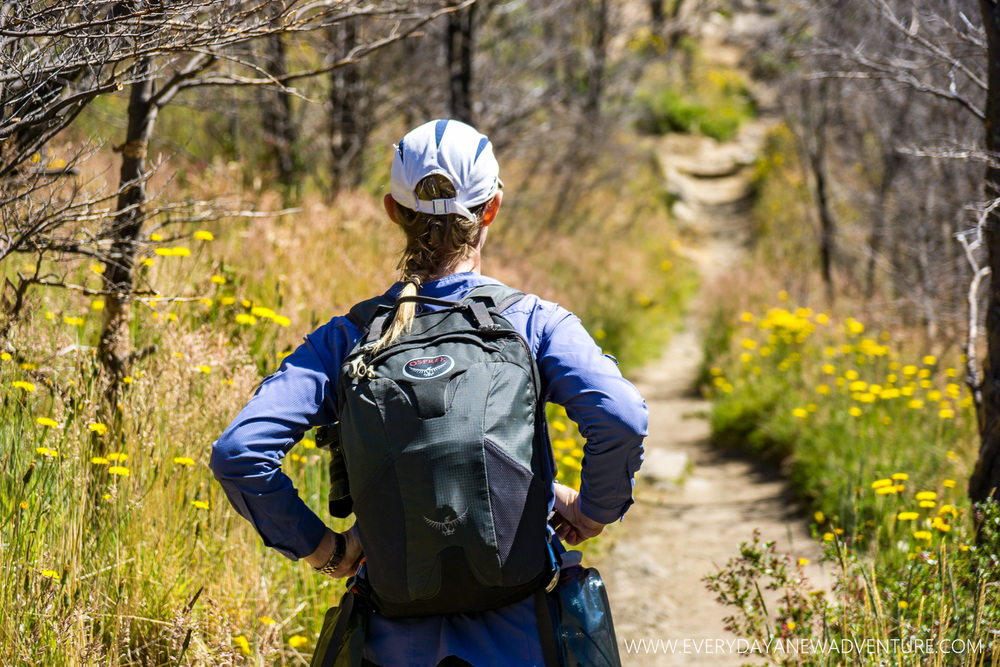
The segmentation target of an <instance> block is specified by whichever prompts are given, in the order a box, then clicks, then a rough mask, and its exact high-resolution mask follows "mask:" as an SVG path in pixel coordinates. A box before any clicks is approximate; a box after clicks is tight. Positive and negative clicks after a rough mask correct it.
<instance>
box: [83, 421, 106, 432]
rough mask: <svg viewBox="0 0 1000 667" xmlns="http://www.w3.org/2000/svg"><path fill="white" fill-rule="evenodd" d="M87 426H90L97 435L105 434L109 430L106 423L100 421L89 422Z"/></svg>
mask: <svg viewBox="0 0 1000 667" xmlns="http://www.w3.org/2000/svg"><path fill="white" fill-rule="evenodd" d="M87 428H89V429H90V430H91V431H93V432H94V433H96V434H97V435H104V434H105V433H107V432H108V427H107V426H106V425H105V424H101V423H100V422H93V423H91V424H87Z"/></svg>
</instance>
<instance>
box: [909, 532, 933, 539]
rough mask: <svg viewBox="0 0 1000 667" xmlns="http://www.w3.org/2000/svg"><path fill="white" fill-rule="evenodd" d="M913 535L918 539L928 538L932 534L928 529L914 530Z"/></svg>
mask: <svg viewBox="0 0 1000 667" xmlns="http://www.w3.org/2000/svg"><path fill="white" fill-rule="evenodd" d="M913 537H915V538H916V539H918V540H930V539H931V538H932V537H933V535H931V533H930V531H929V530H916V531H914V532H913Z"/></svg>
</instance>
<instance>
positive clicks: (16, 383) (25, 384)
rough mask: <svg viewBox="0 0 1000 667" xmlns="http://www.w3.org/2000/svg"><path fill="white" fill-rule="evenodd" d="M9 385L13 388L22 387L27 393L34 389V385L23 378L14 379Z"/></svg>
mask: <svg viewBox="0 0 1000 667" xmlns="http://www.w3.org/2000/svg"><path fill="white" fill-rule="evenodd" d="M11 386H12V387H14V389H23V390H24V391H26V392H29V393H30V392H33V391H35V385H33V384H31V383H30V382H25V381H24V380H15V381H14V382H12V383H11Z"/></svg>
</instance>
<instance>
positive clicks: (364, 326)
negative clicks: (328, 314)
mask: <svg viewBox="0 0 1000 667" xmlns="http://www.w3.org/2000/svg"><path fill="white" fill-rule="evenodd" d="M393 305H395V301H393V300H392V299H390V298H389V297H387V296H386V295H384V294H382V295H379V296H376V297H374V298H372V299H367V300H365V301H362V302H360V303H356V304H354V306H353V307H352V308H351V312H349V313H348V314H347V319H348V320H349V321H350V322H351V324H353V325H354V326H356V327H357V328H358V329H360V330H361V336H362V338H363V337H364V336H365V335H366V334H367V333H368V330H369V329H370V328H371V325H372V321H373V320H374V319H375V318H376V317H377V316H378V315H379V314H380V312H379V311H382V310H384V311H386V312H388V311H390V310H392V307H393Z"/></svg>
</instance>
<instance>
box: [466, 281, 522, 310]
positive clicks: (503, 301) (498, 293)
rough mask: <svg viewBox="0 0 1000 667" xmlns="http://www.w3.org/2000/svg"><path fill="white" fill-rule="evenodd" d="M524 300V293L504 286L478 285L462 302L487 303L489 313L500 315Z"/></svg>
mask: <svg viewBox="0 0 1000 667" xmlns="http://www.w3.org/2000/svg"><path fill="white" fill-rule="evenodd" d="M523 298H524V292H521V291H520V290H516V289H514V288H513V287H507V286H506V285H480V286H479V287H477V288H475V289H474V290H472V291H471V292H469V294H468V296H466V297H465V299H464V300H463V302H468V301H488V302H489V311H490V312H491V313H495V314H497V315H500V314H502V313H503V311H505V310H507V309H508V308H510V307H511V306H513V305H514V304H515V303H517V302H518V301H520V300H521V299H523Z"/></svg>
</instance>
